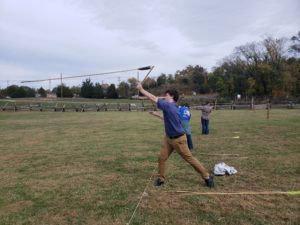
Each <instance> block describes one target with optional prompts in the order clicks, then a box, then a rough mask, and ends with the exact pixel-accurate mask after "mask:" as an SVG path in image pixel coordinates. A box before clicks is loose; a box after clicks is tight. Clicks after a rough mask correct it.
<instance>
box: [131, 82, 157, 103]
mask: <svg viewBox="0 0 300 225" xmlns="http://www.w3.org/2000/svg"><path fill="white" fill-rule="evenodd" d="M136 89H138V90H139V91H140V93H142V94H143V95H144V96H146V97H147V98H149V99H150V100H151V101H152V102H154V103H157V101H158V97H156V96H155V95H153V94H151V93H150V92H148V91H146V90H145V89H144V88H143V86H142V84H141V83H140V82H138V83H137V84H136Z"/></svg>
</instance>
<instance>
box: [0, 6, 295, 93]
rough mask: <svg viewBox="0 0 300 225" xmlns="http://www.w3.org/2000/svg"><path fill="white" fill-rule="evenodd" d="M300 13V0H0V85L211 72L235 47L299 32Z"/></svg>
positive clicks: (78, 83) (112, 80)
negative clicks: (197, 68)
mask: <svg viewBox="0 0 300 225" xmlns="http://www.w3.org/2000/svg"><path fill="white" fill-rule="evenodd" d="M299 18H300V1H299V0H251V1H249V0H226V1H224V0H210V1H207V0H164V1H158V0H151V1H149V0H147V1H145V0H136V1H133V0H51V1H50V0H49V1H46V0H0V88H5V87H6V86H7V84H9V85H11V84H17V85H20V83H19V81H21V80H30V79H43V78H49V77H59V76H60V73H62V75H63V76H70V75H80V74H89V73H99V72H107V71H115V70H123V69H132V68H138V67H141V66H148V65H154V66H155V68H154V70H153V71H152V73H151V74H150V75H152V76H158V75H160V74H161V73H167V74H168V73H172V74H174V73H175V71H176V70H181V69H184V68H185V67H186V66H187V65H201V66H203V67H205V68H206V69H207V70H209V71H210V70H211V68H212V67H214V66H216V65H217V62H218V61H220V60H221V59H222V58H223V57H225V56H227V55H229V54H230V53H231V52H232V51H233V49H234V47H237V46H239V45H243V44H246V43H247V42H252V41H260V40H262V39H263V38H265V37H267V36H272V37H278V38H280V37H291V36H293V35H296V34H297V32H298V31H299V30H300V19H299ZM144 75H145V73H140V77H141V78H142V77H143V76H144ZM132 76H137V73H136V72H132V73H124V74H121V73H120V74H114V75H109V76H108V75H106V76H101V77H100V76H99V77H93V78H92V77H91V78H92V81H93V82H102V81H104V82H106V83H111V82H114V83H117V82H118V77H120V78H119V79H120V80H121V81H122V80H125V81H126V80H127V78H128V77H132ZM7 80H9V82H7ZM81 81H82V80H81V79H80V80H79V79H77V80H72V81H71V80H66V81H65V83H66V84H68V85H80V84H81ZM31 85H32V84H30V85H29V86H31ZM35 85H36V86H38V87H39V86H43V87H48V83H47V82H46V83H45V82H44V83H38V84H35ZM52 85H55V83H52ZM51 88H53V87H51Z"/></svg>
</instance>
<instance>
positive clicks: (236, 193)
mask: <svg viewBox="0 0 300 225" xmlns="http://www.w3.org/2000/svg"><path fill="white" fill-rule="evenodd" d="M170 193H174V194H184V195H300V191H258V192H256V191H242V192H197V191H174V192H170Z"/></svg>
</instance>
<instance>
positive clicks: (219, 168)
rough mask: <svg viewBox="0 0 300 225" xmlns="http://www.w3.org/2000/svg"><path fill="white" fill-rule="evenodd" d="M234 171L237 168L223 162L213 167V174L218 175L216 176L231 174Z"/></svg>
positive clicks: (234, 172) (235, 171)
mask: <svg viewBox="0 0 300 225" xmlns="http://www.w3.org/2000/svg"><path fill="white" fill-rule="evenodd" d="M236 173H237V170H236V169H235V168H234V167H232V166H228V165H227V164H225V163H224V162H221V163H218V164H216V165H215V168H214V174H215V175H218V176H221V175H225V174H227V175H233V174H236Z"/></svg>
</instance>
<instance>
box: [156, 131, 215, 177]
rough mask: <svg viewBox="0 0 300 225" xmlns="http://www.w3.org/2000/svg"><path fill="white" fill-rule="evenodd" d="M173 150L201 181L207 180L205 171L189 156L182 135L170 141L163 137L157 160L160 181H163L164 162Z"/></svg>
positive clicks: (184, 138)
mask: <svg viewBox="0 0 300 225" xmlns="http://www.w3.org/2000/svg"><path fill="white" fill-rule="evenodd" d="M173 150H176V151H177V153H179V154H180V155H181V157H182V158H183V159H184V160H185V161H187V162H188V163H189V164H190V165H191V166H192V167H193V168H194V169H195V170H196V171H197V172H198V173H199V174H200V175H201V177H202V178H203V179H208V178H209V174H208V172H207V170H206V169H205V168H204V167H203V166H202V164H201V163H200V162H199V161H198V160H197V159H196V158H195V157H194V156H193V155H192V154H191V152H190V150H189V148H188V145H187V139H186V135H182V136H181V137H179V138H175V139H170V138H168V137H167V136H165V138H164V143H163V146H162V148H161V150H160V155H159V159H158V167H159V177H160V179H161V180H162V181H164V180H165V168H166V161H167V159H168V158H169V156H170V155H171V153H172V152H173Z"/></svg>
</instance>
